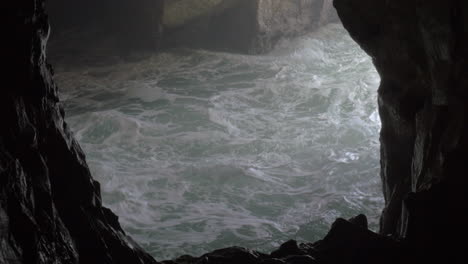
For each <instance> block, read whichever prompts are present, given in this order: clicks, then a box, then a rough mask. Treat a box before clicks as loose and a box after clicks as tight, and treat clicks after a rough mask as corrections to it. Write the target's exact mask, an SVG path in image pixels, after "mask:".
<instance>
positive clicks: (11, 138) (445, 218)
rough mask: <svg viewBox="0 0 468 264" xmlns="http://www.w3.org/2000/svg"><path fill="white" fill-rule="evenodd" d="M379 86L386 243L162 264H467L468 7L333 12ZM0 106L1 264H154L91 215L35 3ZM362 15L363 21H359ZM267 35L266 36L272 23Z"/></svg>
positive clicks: (289, 247)
mask: <svg viewBox="0 0 468 264" xmlns="http://www.w3.org/2000/svg"><path fill="white" fill-rule="evenodd" d="M335 6H336V7H337V9H338V13H339V15H340V18H341V19H342V21H343V23H344V25H345V27H346V28H347V29H348V30H349V32H350V34H351V35H352V36H353V38H354V39H355V40H356V41H357V42H358V43H359V44H360V45H361V46H362V48H363V49H364V50H365V51H366V52H368V54H369V55H371V56H372V57H373V59H374V63H375V65H376V68H377V69H378V71H379V73H380V75H381V77H382V84H381V86H380V90H379V106H380V114H381V118H382V134H381V142H382V179H383V183H384V195H385V197H386V205H387V206H386V209H385V211H384V213H383V216H382V226H381V227H382V230H381V233H382V234H376V233H373V232H371V231H369V230H367V219H366V218H365V217H364V216H362V215H361V216H357V217H355V218H353V219H350V220H344V219H338V220H337V221H336V222H335V223H334V224H333V226H332V228H331V230H330V232H329V233H328V235H327V236H326V237H325V238H324V239H322V240H321V241H318V242H315V243H302V244H298V243H297V242H295V241H288V242H286V243H285V244H283V245H282V246H281V247H280V248H279V249H278V250H276V251H274V252H272V253H271V254H265V253H261V252H256V251H252V250H248V249H244V248H240V247H232V248H227V249H221V250H216V251H214V252H211V253H208V254H205V255H203V256H200V257H191V256H182V257H180V258H178V259H175V260H171V261H164V262H163V263H166V264H170V263H175V264H179V263H180V264H186V263H190V264H191V263H199V264H201V263H207V264H208V263H264V264H267V263H272V264H273V263H291V264H296V263H435V262H438V263H465V261H466V258H467V257H466V256H467V255H466V252H467V250H466V249H467V248H466V247H467V245H466V243H463V242H460V240H461V239H463V238H465V237H466V236H467V234H468V228H467V225H466V223H467V221H468V218H467V216H466V215H467V214H466V212H467V211H468V208H467V207H468V199H467V196H468V194H467V191H466V189H467V187H468V178H467V177H466V176H465V174H466V173H465V170H466V168H465V163H466V161H467V160H468V139H467V135H468V133H466V132H467V124H468V122H466V116H467V111H468V104H466V101H467V100H468V99H467V89H466V86H467V84H468V80H467V77H466V74H465V69H466V68H468V65H466V63H467V62H466V61H468V60H467V57H468V48H467V47H468V45H466V44H467V43H468V33H467V31H466V30H465V28H466V27H467V26H468V19H467V12H468V3H465V2H463V1H455V0H454V1H436V0H428V1H416V0H412V1H402V0H397V1H384V0H361V1H353V0H335ZM5 7H6V10H7V11H8V12H6V16H5V19H6V21H7V25H8V26H7V27H6V32H4V36H6V37H8V41H5V42H3V45H4V48H5V51H6V52H5V54H4V60H3V62H4V65H6V66H7V69H6V70H5V71H4V78H3V80H4V86H3V90H2V92H3V94H2V96H1V97H0V120H2V125H1V127H0V263H84V264H93V263H157V262H156V261H155V260H154V259H153V258H152V257H151V256H149V255H148V254H147V253H145V252H144V251H143V250H142V249H141V248H140V247H139V246H138V245H137V244H136V243H135V242H133V240H132V239H131V238H130V237H128V236H127V235H126V234H125V233H124V231H123V230H122V228H121V227H120V224H119V222H118V217H117V216H116V215H115V214H113V213H112V212H111V211H110V210H109V209H106V208H105V207H103V206H102V205H101V197H100V186H99V183H98V182H96V181H94V180H93V178H92V177H91V175H90V172H89V169H88V167H87V165H86V160H85V156H84V154H83V152H82V150H81V148H80V147H79V145H78V144H77V142H76V141H75V140H74V139H73V136H72V134H71V132H70V130H69V128H68V127H67V125H66V123H65V122H64V118H63V117H64V113H63V108H62V106H61V105H60V102H59V100H58V96H57V87H56V86H55V84H54V82H53V80H52V74H51V67H50V66H49V65H48V64H47V62H46V55H45V47H46V42H47V37H48V34H49V26H48V22H47V16H46V15H45V12H44V1H41V0H28V1H22V2H14V1H9V2H7V3H6V4H5ZM369 10H371V11H372V12H369ZM272 23H273V22H272Z"/></svg>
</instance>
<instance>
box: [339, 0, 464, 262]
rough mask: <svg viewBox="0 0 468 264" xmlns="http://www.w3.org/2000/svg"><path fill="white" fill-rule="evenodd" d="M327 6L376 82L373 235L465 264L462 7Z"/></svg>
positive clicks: (367, 2)
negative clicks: (378, 217)
mask: <svg viewBox="0 0 468 264" xmlns="http://www.w3.org/2000/svg"><path fill="white" fill-rule="evenodd" d="M335 6H336V8H337V10H338V14H339V16H340V18H341V20H342V22H343V24H344V26H345V27H346V29H347V30H348V31H349V32H350V34H351V36H352V37H353V38H354V39H355V40H356V41H357V42H358V43H359V44H360V45H361V47H362V48H363V49H364V50H365V51H366V52H367V53H368V54H369V55H370V56H372V58H373V60H374V64H375V66H376V68H377V70H378V72H379V74H380V76H381V79H382V81H381V85H380V88H379V108H380V116H381V120H382V131H381V164H382V172H381V175H382V181H383V185H384V196H385V199H386V208H385V210H384V212H383V214H382V221H381V232H382V233H383V234H388V235H392V236H396V237H400V238H403V239H405V240H406V241H407V242H408V243H409V244H410V245H411V247H413V250H414V252H415V253H417V254H418V255H419V256H420V257H421V256H426V258H428V259H431V260H434V259H437V260H441V261H442V260H443V261H444V262H445V261H448V259H450V261H449V262H451V263H459V262H462V261H465V260H466V258H467V257H466V256H467V255H466V253H463V252H466V249H467V246H466V245H462V244H461V243H458V242H457V240H458V239H459V237H466V235H467V234H468V229H467V227H466V224H464V223H466V222H467V220H468V218H467V216H466V215H467V214H466V212H467V209H468V208H467V205H468V199H467V196H468V193H467V191H466V189H467V187H468V185H467V184H468V180H467V177H465V176H464V175H465V174H466V172H465V171H466V166H465V164H466V161H467V160H468V148H467V147H468V146H467V142H468V141H467V139H468V138H467V135H468V134H467V124H468V123H467V122H466V116H467V111H468V108H467V107H468V104H467V103H466V102H467V100H468V97H467V84H468V81H467V77H466V74H465V71H466V68H467V66H468V65H467V64H466V61H467V55H468V48H467V47H468V46H467V45H466V44H467V41H468V34H467V31H466V30H465V29H466V27H467V26H468V3H466V2H465V1H436V0H428V1H416V0H413V1H383V0H382V1H374V0H363V1H351V0H335ZM369 10H372V12H369ZM450 226H451V227H453V228H454V229H450V228H449V227H450ZM452 231H453V232H452ZM448 252H451V253H448Z"/></svg>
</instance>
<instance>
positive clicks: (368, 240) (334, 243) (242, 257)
mask: <svg viewBox="0 0 468 264" xmlns="http://www.w3.org/2000/svg"><path fill="white" fill-rule="evenodd" d="M366 225H367V219H366V218H365V216H363V215H360V216H358V217H356V218H353V219H350V220H344V219H338V220H336V222H335V223H334V224H333V225H332V228H331V230H330V232H329V233H328V235H327V236H326V237H325V238H324V239H323V240H320V241H318V242H315V243H301V244H298V243H297V242H296V241H294V240H290V241H287V242H286V243H284V244H282V245H281V246H280V247H279V248H278V249H277V250H275V251H273V252H272V253H270V254H264V253H261V252H257V251H252V250H248V249H245V248H240V247H231V248H225V249H220V250H216V251H213V252H211V253H208V254H205V255H203V256H201V257H191V256H182V257H179V258H177V259H175V260H171V261H163V263H164V264H218V263H219V264H221V263H222V264H238V263H242V264H335V263H336V264H339V263H360V264H371V263H372V264H375V263H382V264H394V263H399V264H402V263H410V260H411V258H409V257H408V256H409V254H408V249H407V248H405V247H404V246H402V244H401V243H399V242H397V241H395V240H393V239H391V238H388V237H384V236H381V235H378V234H375V233H373V232H371V231H369V230H367V226H366Z"/></svg>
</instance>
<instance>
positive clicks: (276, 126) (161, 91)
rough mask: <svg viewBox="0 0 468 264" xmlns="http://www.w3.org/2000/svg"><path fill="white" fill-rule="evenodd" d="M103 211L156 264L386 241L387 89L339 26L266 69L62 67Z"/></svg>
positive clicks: (207, 60)
mask: <svg viewBox="0 0 468 264" xmlns="http://www.w3.org/2000/svg"><path fill="white" fill-rule="evenodd" d="M56 80H57V83H58V85H59V87H60V89H61V97H62V100H63V101H64V105H65V107H66V112H67V121H68V123H69V124H70V125H71V127H72V128H73V130H74V132H75V135H76V137H77V138H78V140H79V141H80V143H81V146H82V147H83V149H84V150H85V152H86V154H87V159H88V162H89V165H90V167H91V170H92V172H93V175H94V177H95V178H96V179H98V180H99V181H100V182H101V184H102V191H103V199H104V203H105V205H106V206H108V207H110V208H111V209H112V210H113V211H114V212H115V213H117V214H118V215H119V216H120V221H121V223H122V225H123V227H124V229H125V230H126V231H127V232H128V233H129V234H131V235H132V236H133V237H134V238H135V240H136V241H138V242H139V243H140V244H141V245H142V246H143V247H144V248H145V249H147V250H148V251H149V252H150V253H152V254H153V255H154V256H155V257H156V258H157V259H168V258H173V257H175V256H178V255H182V254H192V255H200V254H201V253H204V252H206V251H210V250H213V249H217V248H221V247H226V246H232V245H240V246H245V247H250V248H254V249H259V250H263V251H270V250H271V249H273V248H274V247H276V246H278V245H279V244H281V243H282V242H284V241H286V240H288V239H297V240H307V241H315V240H317V239H320V238H321V237H322V236H323V235H324V234H326V232H327V231H328V229H329V227H330V224H331V223H332V222H333V221H334V220H335V218H337V217H352V216H354V215H357V214H359V213H365V214H366V215H367V216H368V217H369V220H370V223H371V227H372V228H374V229H375V228H376V227H377V222H378V215H379V213H380V210H381V208H382V205H383V198H382V196H381V188H380V178H379V176H378V175H379V151H378V148H379V143H378V132H379V129H380V121H379V118H378V114H377V107H376V101H377V98H376V90H377V86H378V83H379V77H378V74H377V73H376V71H375V69H374V67H373V66H372V63H371V59H370V58H369V57H368V56H367V55H365V54H364V53H363V52H362V51H361V50H360V49H359V47H358V46H357V45H356V44H355V43H354V42H353V41H352V40H351V39H350V38H349V36H348V35H347V33H346V31H345V30H344V29H343V28H342V26H340V25H329V26H326V27H324V28H322V29H320V30H319V31H318V32H315V33H311V34H309V35H307V36H304V37H301V38H299V39H295V40H292V41H291V40H290V41H285V42H283V43H280V44H279V45H278V47H277V48H276V49H275V50H274V51H273V52H271V53H269V54H267V55H263V56H245V55H237V54H226V53H216V52H208V51H202V50H173V51H168V52H163V53H160V54H153V55H148V56H146V57H144V58H143V59H140V60H136V61H133V62H123V61H119V62H115V63H112V64H111V65H103V64H101V65H99V66H93V67H83V66H77V67H61V66H60V65H58V66H57V67H56Z"/></svg>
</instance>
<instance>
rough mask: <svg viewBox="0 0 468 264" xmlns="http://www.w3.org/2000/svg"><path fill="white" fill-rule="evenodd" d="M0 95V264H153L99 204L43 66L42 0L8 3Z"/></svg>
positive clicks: (93, 183) (96, 189)
mask: <svg viewBox="0 0 468 264" xmlns="http://www.w3.org/2000/svg"><path fill="white" fill-rule="evenodd" d="M2 7H4V8H5V7H6V10H4V12H3V15H4V17H3V19H4V21H6V26H5V27H4V32H3V36H4V37H5V38H8V41H6V40H5V41H3V46H2V47H3V48H4V50H3V52H4V55H3V57H2V58H3V60H2V62H3V65H4V66H6V70H4V72H3V73H4V74H3V75H2V83H3V87H2V96H0V120H1V122H2V124H1V127H0V263H9V264H15V263H44V264H50V263H67V264H69V263H85V264H94V263H96V264H98V263H99V264H104V263H156V261H155V260H154V259H152V257H151V256H149V255H148V254H147V253H144V252H143V251H142V250H141V249H140V248H139V247H138V246H137V245H136V244H135V243H134V242H133V241H132V239H131V238H130V237H128V236H126V235H125V233H124V231H123V230H122V228H121V227H120V225H119V222H118V218H117V216H116V215H114V214H113V213H112V212H111V211H110V210H109V209H107V208H104V207H102V205H101V196H100V187H99V183H97V182H96V181H94V180H93V178H92V177H91V175H90V172H89V170H88V167H87V165H86V161H85V157H84V154H83V152H82V150H81V149H80V147H79V146H78V144H77V142H76V141H75V140H74V139H73V137H72V135H71V133H70V130H69V128H68V127H67V125H66V123H65V122H64V120H63V115H64V113H63V108H62V107H61V105H60V103H59V100H58V97H57V89H56V86H55V85H54V83H53V81H52V79H51V78H52V77H51V73H50V67H49V66H48V65H47V64H46V56H45V46H46V41H47V37H48V34H49V25H48V21H47V16H46V15H45V13H44V1H43V0H24V1H8V2H7V3H5V4H2Z"/></svg>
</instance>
